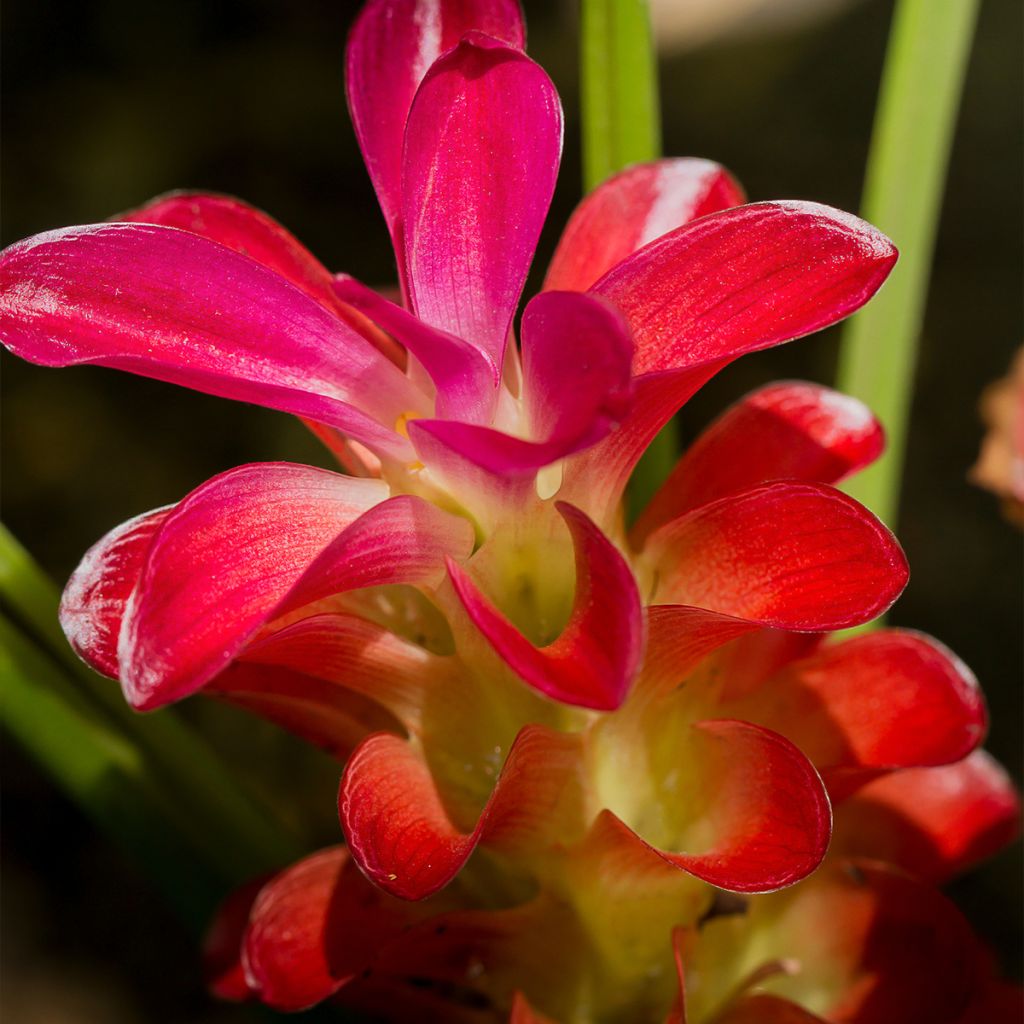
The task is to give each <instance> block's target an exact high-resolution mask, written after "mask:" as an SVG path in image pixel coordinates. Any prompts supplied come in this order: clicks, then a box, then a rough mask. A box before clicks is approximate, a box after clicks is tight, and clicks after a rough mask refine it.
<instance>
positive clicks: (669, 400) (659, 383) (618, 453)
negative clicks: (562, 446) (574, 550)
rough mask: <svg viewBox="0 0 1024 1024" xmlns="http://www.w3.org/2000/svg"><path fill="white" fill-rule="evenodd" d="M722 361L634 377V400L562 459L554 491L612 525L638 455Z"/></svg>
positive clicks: (609, 526) (718, 368)
mask: <svg viewBox="0 0 1024 1024" xmlns="http://www.w3.org/2000/svg"><path fill="white" fill-rule="evenodd" d="M726 362H727V361H726V360H720V361H719V362H716V363H708V364H706V365H701V366H697V367H690V368H688V369H685V370H666V371H664V372H661V373H648V374H645V375H644V376H642V377H635V378H634V379H633V402H632V404H631V406H630V409H629V412H627V413H626V416H625V418H624V419H623V421H622V423H621V424H620V425H619V427H618V429H617V430H613V431H612V432H611V433H610V434H609V435H608V436H607V437H606V438H605V439H604V440H603V441H599V442H598V443H597V444H596V445H594V447H593V448H589V449H587V450H586V451H585V452H581V453H580V454H578V455H577V456H576V457H575V458H573V459H571V460H569V461H568V462H567V463H566V466H565V474H564V480H563V483H562V487H561V489H560V490H559V495H560V496H561V497H562V498H564V499H565V500H566V501H570V502H572V503H573V504H574V505H577V506H578V507H579V508H581V509H583V510H584V511H585V512H587V513H588V514H589V515H590V516H591V517H592V518H593V519H595V520H596V521H597V522H598V523H600V524H601V525H603V526H605V527H606V528H608V529H611V528H612V527H614V526H615V525H616V523H617V520H618V516H619V503H620V502H621V500H622V495H623V492H624V491H625V489H626V484H627V483H628V481H629V478H630V475H631V474H632V472H633V469H634V468H635V467H636V464H637V462H638V461H639V460H640V456H641V455H643V453H644V452H645V451H646V450H647V447H648V445H649V444H650V443H651V442H652V441H653V440H654V438H655V437H656V436H657V434H658V431H659V430H661V428H662V427H663V426H664V425H665V424H666V423H667V422H668V421H669V420H670V419H671V418H672V417H673V415H675V412H676V410H677V409H678V408H679V406H680V405H682V404H683V403H684V402H685V401H687V400H688V399H689V398H690V397H691V395H693V394H695V393H696V392H697V391H698V390H700V388H702V387H703V386H704V385H705V384H706V383H707V382H708V381H709V380H710V379H711V378H712V377H713V376H714V375H715V374H716V373H717V372H718V371H719V370H720V369H721V368H722V367H723V366H725V365H726Z"/></svg>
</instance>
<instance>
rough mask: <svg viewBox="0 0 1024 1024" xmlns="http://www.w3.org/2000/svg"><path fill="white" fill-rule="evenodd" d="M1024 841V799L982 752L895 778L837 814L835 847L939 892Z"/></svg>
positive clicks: (875, 786)
mask: <svg viewBox="0 0 1024 1024" xmlns="http://www.w3.org/2000/svg"><path fill="white" fill-rule="evenodd" d="M1019 833H1020V798H1019V797H1018V795H1017V791H1016V789H1015V788H1014V786H1013V783H1012V782H1011V780H1010V777H1009V776H1008V775H1007V774H1006V772H1005V771H1004V770H1003V768H1002V767H1001V766H1000V765H999V764H998V763H997V762H996V761H995V760H994V759H993V758H992V757H990V756H989V755H988V754H986V753H985V751H983V750H975V751H974V752H973V753H972V754H970V755H969V756H968V757H966V758H964V759H963V760H962V761H957V762H956V763H955V764H949V765H943V766H940V767H937V768H910V769H907V770H905V771H898V772H893V773H892V774H890V775H884V776H882V777H881V778H879V779H876V780H875V781H873V782H870V783H868V784H867V785H866V786H864V787H863V788H862V789H860V790H858V791H857V792H856V793H855V794H854V795H853V796H852V797H851V798H850V799H849V800H847V801H846V802H845V803H844V804H843V805H842V806H841V807H840V808H839V809H838V810H837V812H836V832H835V836H834V839H833V845H834V847H835V849H836V850H837V852H839V853H842V854H846V855H849V856H860V857H871V858H872V859H875V860H883V861H886V862H888V863H890V864H895V865H897V866H899V867H902V868H904V869H905V870H907V871H910V872H912V873H913V874H915V875H917V876H918V877H920V878H923V879H925V880H926V881H928V882H931V883H933V884H935V885H944V884H945V883H946V882H948V881H949V880H950V879H951V878H952V877H953V876H954V875H958V874H961V873H962V872H964V871H966V870H968V869H969V868H971V867H973V866H974V865H975V864H977V863H979V862H980V861H982V860H985V859H987V858H988V857H990V856H992V855H993V854H994V853H996V852H998V851H999V850H1001V849H1003V847H1005V846H1007V845H1008V844H1009V843H1011V842H1012V841H1013V840H1014V839H1015V838H1016V837H1017V835H1018V834H1019Z"/></svg>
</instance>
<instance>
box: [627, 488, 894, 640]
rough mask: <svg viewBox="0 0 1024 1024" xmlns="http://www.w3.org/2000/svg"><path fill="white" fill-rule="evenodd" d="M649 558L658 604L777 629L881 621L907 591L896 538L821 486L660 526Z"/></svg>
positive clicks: (732, 503) (753, 497)
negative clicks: (692, 607)
mask: <svg viewBox="0 0 1024 1024" xmlns="http://www.w3.org/2000/svg"><path fill="white" fill-rule="evenodd" d="M645 555H646V557H648V558H649V559H650V563H651V565H652V566H655V567H656V568H657V572H658V574H659V576H658V578H659V583H658V589H657V591H656V594H655V598H656V600H657V601H658V603H665V604H677V603H678V604H688V605H695V606H698V607H701V608H707V609H709V610H711V611H716V612H719V613H721V614H724V615H732V616H735V617H736V618H744V619H750V620H751V621H753V622H757V623H759V624H761V625H765V626H771V627H775V628H779V629H794V630H808V631H811V630H813V631H822V630H831V629H842V628H844V627H847V626H853V625H856V624H858V623H860V622H866V621H868V620H869V619H873V618H875V617H876V616H877V615H880V614H881V613H882V612H884V611H885V610H886V609H887V608H889V606H890V605H891V604H892V603H893V601H895V600H896V598H897V597H898V596H899V594H900V593H901V591H902V590H903V588H904V586H906V582H907V576H908V571H907V563H906V558H905V557H904V555H903V552H902V550H901V549H900V547H899V545H898V544H897V542H896V540H895V538H894V537H893V536H892V534H891V533H889V531H888V530H887V529H886V528H885V527H884V526H883V525H882V524H881V523H880V522H879V521H878V520H877V519H875V517H874V516H872V515H871V513H870V512H868V511H867V509H865V508H864V507H863V506H861V505H859V504H858V503H857V502H855V501H854V500H853V499H852V498H849V497H847V496H846V495H844V494H842V493H840V492H839V491H836V490H834V489H833V488H830V487H825V486H822V485H816V484H798V483H778V484H768V485H766V486H764V487H759V488H756V489H755V490H751V491H747V492H746V493H744V494H740V495H734V496H732V497H728V498H722V499H720V500H719V501H716V502H713V503H711V504H710V505H705V506H703V507H701V508H699V509H696V510H695V511H693V512H689V513H687V514H686V515H684V516H682V517H680V518H679V519H676V520H675V521H673V522H671V523H669V524H668V525H666V526H663V527H661V529H659V530H657V531H656V532H655V533H654V534H652V535H651V537H650V538H649V540H648V542H647V546H646V548H645Z"/></svg>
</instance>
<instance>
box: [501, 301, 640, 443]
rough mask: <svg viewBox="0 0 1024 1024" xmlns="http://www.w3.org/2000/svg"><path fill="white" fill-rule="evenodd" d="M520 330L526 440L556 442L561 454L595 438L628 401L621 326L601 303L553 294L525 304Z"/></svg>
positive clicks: (627, 352) (628, 346)
mask: <svg viewBox="0 0 1024 1024" xmlns="http://www.w3.org/2000/svg"><path fill="white" fill-rule="evenodd" d="M521 330H522V336H523V401H524V404H525V407H526V415H527V420H528V422H529V425H530V434H531V436H532V437H534V438H536V439H538V440H542V439H549V440H550V441H551V442H556V441H557V442H560V444H559V447H560V448H561V449H562V454H564V455H568V454H570V453H571V452H574V451H578V450H579V449H580V448H584V447H588V446H589V445H591V444H593V443H594V442H595V441H598V440H600V439H601V438H602V437H604V435H605V434H607V433H608V431H609V430H611V429H612V428H613V427H614V426H616V425H617V424H618V422H619V421H620V420H621V419H622V417H623V415H624V414H625V412H626V410H627V408H628V405H629V401H630V398H631V397H632V395H631V389H630V363H631V362H632V359H633V339H632V338H631V336H630V333H629V328H628V327H627V325H626V323H625V321H624V320H623V319H622V317H621V316H620V315H619V313H618V312H617V311H616V310H615V309H614V308H613V307H612V306H610V305H608V304H606V303H605V302H603V301H602V300H600V299H595V298H594V297H592V296H589V295H580V294H574V293H572V292H555V291H551V292H547V293H545V294H542V295H538V296H536V297H535V298H534V299H532V300H531V301H530V303H529V304H528V305H527V307H526V309H525V311H524V312H523V320H522V327H521ZM567 376H568V378H569V381H570V382H571V387H570V388H568V389H567V388H566V383H567V380H566V378H567Z"/></svg>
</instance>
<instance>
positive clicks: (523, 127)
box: [402, 34, 562, 366]
mask: <svg viewBox="0 0 1024 1024" xmlns="http://www.w3.org/2000/svg"><path fill="white" fill-rule="evenodd" d="M561 147H562V112H561V105H560V103H559V101H558V94H557V93H556V92H555V87H554V86H553V85H552V83H551V80H550V79H549V78H548V76H547V75H546V74H545V73H544V71H543V70H542V69H541V68H540V67H538V66H537V65H536V64H534V63H533V62H532V61H531V60H529V59H528V58H527V57H526V56H525V55H524V54H523V53H522V52H521V51H519V50H516V49H512V48H510V47H507V46H503V45H502V44H500V43H498V42H496V41H495V40H493V39H490V38H488V37H486V36H481V35H478V34H475V35H473V36H471V37H467V38H465V39H463V40H462V42H460V43H459V44H458V46H456V47H455V49H454V50H452V51H451V52H449V53H448V54H446V55H445V56H443V57H441V58H440V59H439V60H438V61H437V62H436V63H435V64H434V65H433V66H432V67H431V69H430V71H429V72H428V73H427V75H426V77H425V78H424V80H423V84H422V85H421V86H420V90H419V92H418V93H417V94H416V99H415V102H414V103H413V105H412V109H411V110H410V112H409V121H408V124H407V126H406V135H405V153H404V156H403V164H402V209H403V221H404V231H405V255H406V267H407V270H408V275H409V281H408V284H409V296H410V300H411V305H412V309H413V311H414V312H415V313H416V315H417V316H418V317H420V319H422V320H424V321H425V322H426V323H428V324H429V325H430V326H432V327H438V328H440V329H441V330H444V331H448V332H450V333H451V334H454V335H457V336H458V337H461V338H465V339H466V340H467V341H470V342H472V343H473V344H474V345H476V346H478V347H479V348H481V349H483V350H484V351H485V352H486V353H487V354H488V355H489V356H490V358H491V360H492V362H493V363H494V364H495V365H496V366H501V364H502V354H503V352H504V350H505V342H506V339H507V338H508V334H509V328H510V327H511V324H512V316H513V314H514V313H515V309H516V305H517V304H518V302H519V296H520V293H521V292H522V289H523V284H524V282H525V280H526V274H527V271H528V270H529V267H530V261H531V260H532V258H533V250H534V248H535V246H536V244H537V239H538V237H539V236H540V229H541V226H542V225H543V223H544V217H545V216H546V215H547V210H548V205H549V203H550V202H551V195H552V192H553V191H554V186H555V178H556V176H557V174H558V162H559V157H560V155H561Z"/></svg>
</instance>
